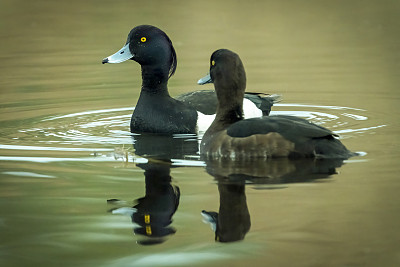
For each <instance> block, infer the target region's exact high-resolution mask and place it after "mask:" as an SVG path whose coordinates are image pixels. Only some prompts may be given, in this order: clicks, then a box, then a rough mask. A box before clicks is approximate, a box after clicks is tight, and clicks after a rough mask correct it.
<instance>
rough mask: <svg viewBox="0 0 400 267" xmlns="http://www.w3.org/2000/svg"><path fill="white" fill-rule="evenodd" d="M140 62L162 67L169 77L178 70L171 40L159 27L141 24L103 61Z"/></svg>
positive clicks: (147, 65) (149, 65)
mask: <svg viewBox="0 0 400 267" xmlns="http://www.w3.org/2000/svg"><path fill="white" fill-rule="evenodd" d="M129 59H131V60H134V61H136V62H138V63H139V64H140V65H141V66H142V68H143V67H150V68H162V69H166V70H167V71H168V78H169V77H171V76H172V75H173V74H174V73H175V70H176V66H177V60H176V53H175V49H174V47H173V45H172V42H171V40H170V39H169V37H168V36H167V34H165V32H163V31H162V30H160V29H159V28H157V27H154V26H151V25H140V26H137V27H135V28H133V29H132V30H131V31H130V33H129V34H128V38H127V41H126V43H125V45H124V46H123V47H122V48H121V49H120V50H119V51H118V52H116V53H115V54H113V55H111V56H109V57H106V58H104V59H103V61H102V63H103V64H105V63H121V62H124V61H127V60H129Z"/></svg>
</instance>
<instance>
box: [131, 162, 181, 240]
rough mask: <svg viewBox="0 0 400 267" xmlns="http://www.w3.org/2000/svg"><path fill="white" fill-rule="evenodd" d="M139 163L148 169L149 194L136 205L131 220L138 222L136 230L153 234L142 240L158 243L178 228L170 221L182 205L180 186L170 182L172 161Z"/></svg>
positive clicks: (146, 175)
mask: <svg viewBox="0 0 400 267" xmlns="http://www.w3.org/2000/svg"><path fill="white" fill-rule="evenodd" d="M138 166H139V167H140V168H142V169H144V170H145V172H144V175H145V181H146V195H145V196H144V197H142V198H139V199H137V204H136V205H135V206H133V208H135V209H136V212H135V213H134V214H132V222H134V223H135V224H137V225H138V227H137V228H135V229H134V232H135V233H136V234H140V235H144V236H146V237H149V238H150V239H147V240H142V241H141V243H142V244H153V243H159V242H162V241H164V239H163V237H166V236H168V235H170V234H173V233H175V232H176V230H175V229H174V228H173V227H170V224H171V223H172V216H173V215H174V213H175V212H176V210H177V208H178V205H179V198H180V191H179V187H177V186H173V185H171V176H170V169H171V167H170V164H169V163H159V162H156V163H155V162H151V161H150V162H149V163H146V164H138Z"/></svg>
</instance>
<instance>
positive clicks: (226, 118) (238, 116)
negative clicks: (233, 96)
mask: <svg viewBox="0 0 400 267" xmlns="http://www.w3.org/2000/svg"><path fill="white" fill-rule="evenodd" d="M240 120H243V104H242V103H236V104H235V105H232V106H230V107H229V108H227V106H223V104H222V103H219V104H218V106H217V114H216V116H215V119H214V122H213V123H212V124H211V126H210V128H209V131H210V132H218V131H222V130H225V129H226V128H228V127H229V126H230V125H231V124H233V123H235V122H237V121H240ZM207 131H208V130H207Z"/></svg>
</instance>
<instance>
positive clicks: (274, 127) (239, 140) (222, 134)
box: [200, 49, 355, 159]
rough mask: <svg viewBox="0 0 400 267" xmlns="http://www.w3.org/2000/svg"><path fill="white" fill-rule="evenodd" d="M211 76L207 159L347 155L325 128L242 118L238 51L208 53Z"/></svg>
mask: <svg viewBox="0 0 400 267" xmlns="http://www.w3.org/2000/svg"><path fill="white" fill-rule="evenodd" d="M210 62H211V64H210V65H211V66H210V75H211V78H212V80H213V82H214V86H215V91H216V93H217V96H218V108H217V114H216V118H215V120H214V122H213V123H212V124H211V126H210V128H209V129H208V130H207V131H206V133H205V134H204V136H203V140H202V143H201V147H200V152H201V154H202V156H203V157H206V158H231V159H247V158H270V157H317V158H349V157H351V156H353V155H355V153H352V152H350V151H349V150H347V149H346V147H345V146H344V145H343V144H342V143H341V142H340V141H339V140H338V139H336V138H335V137H336V135H335V134H334V133H333V132H331V131H330V130H328V129H326V128H324V127H321V126H318V125H316V124H313V123H311V122H308V121H307V120H304V119H301V118H297V117H292V116H270V117H262V118H253V119H246V120H244V119H243V112H242V99H243V96H244V91H245V88H246V73H245V70H244V67H243V64H242V61H241V60H240V58H239V56H238V55H237V54H235V53H233V52H232V51H229V50H226V49H220V50H217V51H215V52H214V53H213V54H212V56H211V60H210Z"/></svg>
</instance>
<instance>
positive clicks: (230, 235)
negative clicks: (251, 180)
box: [201, 182, 251, 242]
mask: <svg viewBox="0 0 400 267" xmlns="http://www.w3.org/2000/svg"><path fill="white" fill-rule="evenodd" d="M218 191H219V198H220V205H219V212H218V213H217V212H212V211H211V212H210V211H205V210H203V211H202V212H201V214H202V216H203V218H204V221H205V222H207V223H209V224H210V225H211V228H212V229H213V231H214V232H215V240H216V241H219V242H233V241H238V240H243V239H244V237H245V235H246V234H247V232H248V231H249V229H250V224H251V223H250V214H249V210H248V208H247V202H246V194H245V185H244V183H224V182H218Z"/></svg>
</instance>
